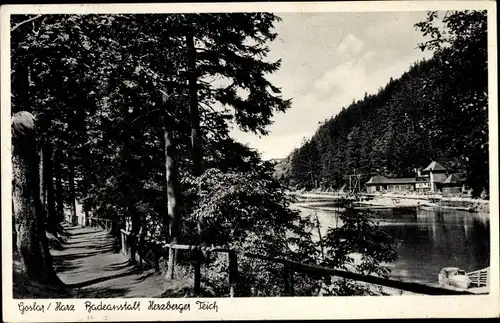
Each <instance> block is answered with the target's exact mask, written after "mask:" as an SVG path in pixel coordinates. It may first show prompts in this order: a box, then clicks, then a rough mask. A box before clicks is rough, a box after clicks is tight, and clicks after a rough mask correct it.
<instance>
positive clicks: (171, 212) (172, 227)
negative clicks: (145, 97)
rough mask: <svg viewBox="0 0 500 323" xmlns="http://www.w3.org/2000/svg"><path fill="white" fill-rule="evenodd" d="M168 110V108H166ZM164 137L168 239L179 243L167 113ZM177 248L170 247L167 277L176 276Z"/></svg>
mask: <svg viewBox="0 0 500 323" xmlns="http://www.w3.org/2000/svg"><path fill="white" fill-rule="evenodd" d="M165 110H167V109H165ZM163 119H164V120H163V121H164V122H163V138H164V144H165V176H166V178H165V179H166V193H167V216H168V217H167V220H168V239H169V240H167V241H169V243H170V244H171V245H172V244H176V243H177V227H178V221H179V219H178V216H179V215H178V197H179V195H178V183H177V168H176V167H177V165H176V162H175V157H174V156H175V154H174V150H175V146H174V143H173V141H172V135H171V133H170V130H169V128H171V127H170V125H171V123H170V122H169V121H170V120H169V119H170V117H169V116H168V115H167V114H166V112H165V115H164V118H163ZM175 258H176V256H175V250H174V249H173V248H169V251H168V267H167V278H168V279H173V278H174V267H175Z"/></svg>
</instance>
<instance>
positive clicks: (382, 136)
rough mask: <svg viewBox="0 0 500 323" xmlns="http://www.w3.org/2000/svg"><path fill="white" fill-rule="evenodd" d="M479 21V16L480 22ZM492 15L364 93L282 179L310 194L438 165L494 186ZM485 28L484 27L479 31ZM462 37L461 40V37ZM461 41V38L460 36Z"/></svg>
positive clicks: (296, 155) (284, 167) (301, 151)
mask: <svg viewBox="0 0 500 323" xmlns="http://www.w3.org/2000/svg"><path fill="white" fill-rule="evenodd" d="M478 17H479V18H478ZM483 18H484V19H485V15H484V16H481V15H476V16H473V17H472V18H471V19H470V20H469V21H468V23H470V24H472V26H473V27H474V28H477V30H474V32H476V34H474V35H473V36H471V39H466V40H464V39H463V38H460V39H459V40H460V42H458V41H457V43H453V44H454V45H453V46H451V47H450V48H446V49H443V50H440V51H438V52H437V53H436V54H435V55H434V57H433V58H431V59H430V60H427V61H421V62H417V63H415V64H414V65H413V66H411V67H409V70H408V71H407V72H406V73H404V74H403V75H402V76H401V77H400V78H399V79H397V80H393V79H391V80H390V81H389V82H388V84H387V85H386V86H385V87H384V88H382V89H380V91H379V92H378V93H377V94H375V95H365V97H364V98H363V99H362V100H359V101H357V102H353V103H352V104H351V105H349V106H348V107H347V108H344V109H342V111H341V112H340V113H339V114H338V115H336V116H335V117H332V118H331V119H329V120H326V121H325V122H324V123H323V124H322V125H321V126H320V127H319V128H318V130H317V131H316V133H315V134H314V136H313V137H312V138H311V139H310V140H309V141H307V142H306V143H305V144H303V145H302V146H301V147H300V148H298V149H296V150H295V151H294V152H293V153H292V154H291V155H290V156H289V157H288V158H287V159H286V162H284V161H280V162H279V163H278V164H277V166H276V169H277V173H278V174H281V175H284V176H285V177H286V181H287V182H288V184H290V185H293V186H298V187H302V188H306V189H312V188H317V187H322V188H339V187H341V186H342V185H343V184H345V182H346V179H345V175H347V174H351V173H353V172H354V171H356V172H358V173H362V174H363V181H367V180H368V179H369V177H370V176H372V175H385V176H413V175H414V169H415V168H419V167H425V166H426V165H427V164H428V163H429V162H430V161H432V160H437V161H439V162H440V163H441V164H443V165H444V166H445V167H446V168H447V169H449V170H452V171H454V172H461V173H464V174H466V177H467V183H468V184H469V185H470V186H471V187H473V188H474V190H475V192H476V193H478V192H479V193H480V191H481V190H482V189H483V188H486V189H487V188H488V185H489V184H488V180H489V174H488V169H489V168H488V148H487V146H488V122H487V121H488V115H487V113H488V109H487V93H488V91H487V56H486V53H487V50H486V30H485V29H484V30H483V29H482V28H485V25H484V26H483V25H481V24H480V23H482V20H481V21H479V22H478V21H473V20H472V19H483ZM478 26H479V27H478ZM457 35H458V36H457V37H462V35H461V34H457ZM457 39H458V38H457Z"/></svg>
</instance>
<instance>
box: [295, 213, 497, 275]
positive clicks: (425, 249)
mask: <svg viewBox="0 0 500 323" xmlns="http://www.w3.org/2000/svg"><path fill="white" fill-rule="evenodd" d="M313 205H314V204H309V205H308V208H303V207H299V206H295V207H296V208H297V209H299V210H300V211H301V212H303V213H304V214H310V213H311V212H317V215H318V218H319V221H320V223H321V231H322V234H325V233H326V230H327V228H328V227H335V226H336V225H342V223H340V222H339V220H338V213H339V212H340V209H337V210H338V211H337V210H335V207H333V206H332V205H328V204H324V203H323V204H322V205H321V207H314V206H313ZM325 207H327V210H325V209H324V208H325ZM373 220H374V221H375V222H378V224H379V226H380V228H381V229H382V230H384V231H386V232H387V233H388V234H390V235H391V236H392V237H394V238H395V239H397V240H399V241H400V244H399V246H398V247H397V248H396V252H397V255H398V260H397V261H396V262H394V263H392V264H389V267H390V268H391V276H392V277H393V278H395V279H400V280H405V281H416V282H425V283H437V279H438V278H437V277H438V274H439V272H440V271H441V269H442V268H444V267H459V268H461V269H464V270H466V271H467V272H470V271H474V270H478V269H482V268H486V267H488V266H489V261H490V221H489V214H485V213H469V212H464V211H456V210H450V209H445V210H439V209H419V210H415V209H383V210H376V211H374V213H373Z"/></svg>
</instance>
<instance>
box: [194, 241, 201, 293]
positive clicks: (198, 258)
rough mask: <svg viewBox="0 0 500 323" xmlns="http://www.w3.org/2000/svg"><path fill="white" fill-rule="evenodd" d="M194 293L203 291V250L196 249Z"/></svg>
mask: <svg viewBox="0 0 500 323" xmlns="http://www.w3.org/2000/svg"><path fill="white" fill-rule="evenodd" d="M194 257H195V260H194V265H193V266H194V293H195V294H197V295H198V294H199V293H200V292H201V250H199V249H195V251H194Z"/></svg>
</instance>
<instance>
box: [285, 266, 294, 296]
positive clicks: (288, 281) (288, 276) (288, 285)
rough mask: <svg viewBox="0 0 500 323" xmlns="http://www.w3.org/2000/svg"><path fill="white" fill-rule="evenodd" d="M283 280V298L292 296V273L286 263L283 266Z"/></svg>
mask: <svg viewBox="0 0 500 323" xmlns="http://www.w3.org/2000/svg"><path fill="white" fill-rule="evenodd" d="M283 279H284V281H285V296H294V287H293V271H292V270H291V269H290V267H289V266H288V264H286V263H285V264H284V265H283Z"/></svg>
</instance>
